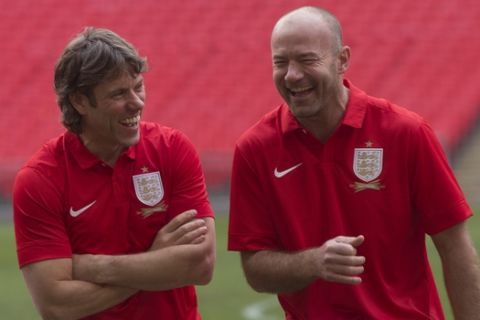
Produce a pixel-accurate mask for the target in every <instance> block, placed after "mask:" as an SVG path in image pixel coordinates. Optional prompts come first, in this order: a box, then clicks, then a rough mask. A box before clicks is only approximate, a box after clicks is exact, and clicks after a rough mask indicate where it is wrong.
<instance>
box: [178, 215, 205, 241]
mask: <svg viewBox="0 0 480 320" xmlns="http://www.w3.org/2000/svg"><path fill="white" fill-rule="evenodd" d="M201 221H203V220H201ZM207 231H208V228H207V227H206V226H205V225H202V226H199V227H196V228H194V229H192V230H190V231H188V232H186V233H184V234H182V235H181V236H180V238H179V239H178V240H177V241H176V244H197V243H200V242H202V241H203V240H204V239H205V235H206V234H207ZM199 238H203V239H199Z"/></svg>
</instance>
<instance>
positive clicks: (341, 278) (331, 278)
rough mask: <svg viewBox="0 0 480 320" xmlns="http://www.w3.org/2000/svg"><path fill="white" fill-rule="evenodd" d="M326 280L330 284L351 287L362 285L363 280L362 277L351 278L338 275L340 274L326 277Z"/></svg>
mask: <svg viewBox="0 0 480 320" xmlns="http://www.w3.org/2000/svg"><path fill="white" fill-rule="evenodd" d="M325 280H326V281H329V282H335V283H341V284H350V285H356V284H360V283H362V278H360V277H350V276H344V275H338V274H330V275H328V276H327V277H325Z"/></svg>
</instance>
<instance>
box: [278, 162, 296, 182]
mask: <svg viewBox="0 0 480 320" xmlns="http://www.w3.org/2000/svg"><path fill="white" fill-rule="evenodd" d="M302 164H303V162H300V163H299V164H296V165H294V166H293V167H290V168H288V169H285V170H282V171H278V169H277V168H275V170H274V171H273V174H274V175H275V177H277V178H282V177H283V176H285V175H287V174H289V173H290V172H292V171H293V170H295V169H297V168H298V167H300V166H301V165H302Z"/></svg>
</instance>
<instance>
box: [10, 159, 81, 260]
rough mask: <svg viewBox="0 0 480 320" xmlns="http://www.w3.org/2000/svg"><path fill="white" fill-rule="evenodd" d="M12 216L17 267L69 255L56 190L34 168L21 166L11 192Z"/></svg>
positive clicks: (60, 205)
mask: <svg viewBox="0 0 480 320" xmlns="http://www.w3.org/2000/svg"><path fill="white" fill-rule="evenodd" d="M13 215H14V217H13V218H14V224H15V237H16V243H17V256H18V263H19V265H20V267H23V266H25V265H27V264H30V263H33V262H37V261H41V260H47V259H56V258H69V257H71V256H72V250H71V247H70V242H69V238H68V236H67V232H66V227H65V224H64V219H63V212H62V201H61V196H60V194H59V192H58V190H57V189H56V188H55V187H54V186H53V184H52V183H51V182H50V181H49V179H47V178H46V177H45V176H43V175H42V174H40V173H39V172H38V171H37V170H36V169H33V168H31V167H24V168H23V169H21V170H20V171H19V173H18V174H17V177H16V180H15V184H14V189H13Z"/></svg>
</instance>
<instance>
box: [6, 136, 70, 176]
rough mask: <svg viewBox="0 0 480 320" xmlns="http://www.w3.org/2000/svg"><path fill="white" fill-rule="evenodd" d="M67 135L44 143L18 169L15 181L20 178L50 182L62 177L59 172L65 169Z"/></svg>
mask: <svg viewBox="0 0 480 320" xmlns="http://www.w3.org/2000/svg"><path fill="white" fill-rule="evenodd" d="M67 135H68V134H67V133H64V134H62V135H60V136H58V137H55V138H52V139H50V140H48V141H47V142H45V143H44V144H43V145H42V146H41V147H40V149H38V150H37V151H36V152H35V153H34V154H33V155H32V156H31V157H30V159H28V160H27V161H26V162H25V163H24V164H23V166H22V167H21V168H20V169H19V171H18V173H17V177H16V180H18V179H20V177H21V178H22V179H27V180H31V179H37V178H40V177H43V178H42V179H47V180H52V179H54V177H61V176H63V174H59V171H61V170H62V169H61V168H64V167H65V165H64V163H65V154H66V152H65V151H66V149H67V148H68V140H69V139H68V137H67Z"/></svg>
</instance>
